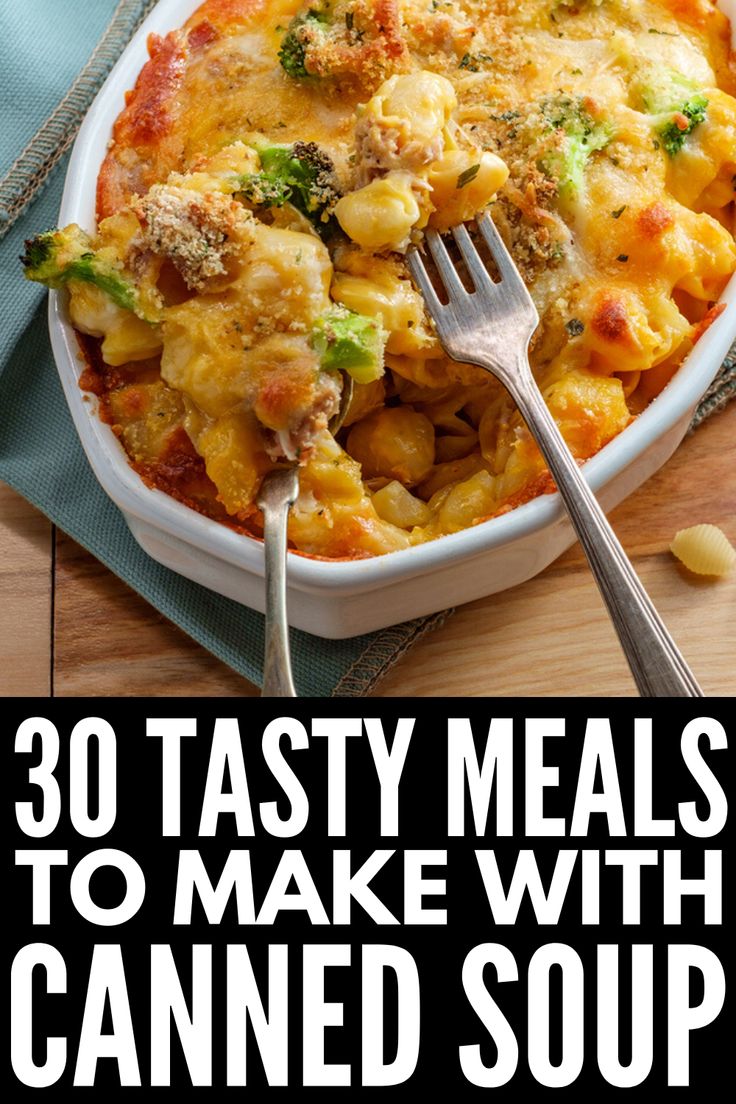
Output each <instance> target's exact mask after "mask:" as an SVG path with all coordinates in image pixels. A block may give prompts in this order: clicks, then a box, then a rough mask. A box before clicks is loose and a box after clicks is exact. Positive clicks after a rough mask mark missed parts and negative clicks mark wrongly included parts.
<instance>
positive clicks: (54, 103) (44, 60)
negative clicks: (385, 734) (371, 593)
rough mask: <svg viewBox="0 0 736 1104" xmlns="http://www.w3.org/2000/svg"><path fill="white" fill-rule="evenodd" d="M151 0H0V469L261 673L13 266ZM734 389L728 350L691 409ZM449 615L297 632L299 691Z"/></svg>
mask: <svg viewBox="0 0 736 1104" xmlns="http://www.w3.org/2000/svg"><path fill="white" fill-rule="evenodd" d="M153 6H154V0H119V2H118V3H117V4H115V3H114V0H85V2H84V3H79V2H78V0H23V2H19V0H0V109H1V110H2V116H1V117H2V120H3V123H2V127H1V128H0V274H1V275H2V286H3V292H4V299H3V311H2V316H1V320H0V480H3V481H5V482H6V483H8V484H9V485H10V486H11V487H13V488H15V490H17V491H18V492H19V493H20V494H22V495H23V496H24V497H25V498H27V499H28V500H29V501H30V502H32V503H34V505H36V506H37V507H38V508H39V509H40V510H42V511H43V512H44V513H45V514H46V515H47V517H49V518H50V519H51V521H52V522H54V524H56V525H58V526H59V527H60V528H61V529H63V530H64V532H66V533H68V534H69V535H70V536H71V537H73V538H74V539H75V540H76V541H78V542H79V544H81V545H83V546H84V547H85V548H87V549H88V550H89V551H90V552H91V553H92V554H93V555H94V556H96V557H97V558H98V559H99V560H101V561H102V563H104V564H105V565H106V566H107V567H109V568H110V569H111V570H112V571H114V572H115V574H116V575H118V576H119V577H120V578H121V579H123V580H124V581H125V582H126V583H128V584H129V586H131V587H132V588H133V589H134V590H136V591H137V592H138V593H139V594H141V595H142V596H143V597H144V598H146V599H147V600H148V601H149V602H150V603H151V604H152V605H153V606H155V607H156V609H158V610H160V612H161V613H163V614H164V615H165V616H166V617H168V618H169V619H170V620H171V621H173V622H174V623H175V624H176V625H178V626H179V627H180V628H181V629H183V630H184V631H185V632H187V633H188V634H189V635H190V636H192V637H193V638H194V639H195V640H197V641H198V642H199V643H200V644H202V645H203V646H204V647H205V648H207V649H208V650H209V651H210V652H212V653H213V654H214V655H216V656H218V658H219V659H222V660H223V661H224V662H225V663H228V664H229V665H230V666H231V667H233V668H234V669H235V670H236V671H238V672H239V673H240V674H242V675H244V676H245V677H246V678H248V679H250V680H251V681H253V682H256V683H258V682H260V680H261V673H262V672H261V659H262V655H263V618H262V616H261V615H260V614H258V613H255V612H253V611H251V610H248V609H246V608H245V607H243V606H241V605H239V604H237V603H236V602H232V601H230V600H228V599H226V598H222V597H220V596H219V595H217V594H214V593H213V592H212V591H210V590H207V589H205V588H204V587H200V586H198V585H196V584H195V583H190V582H189V581H188V580H186V579H183V578H182V577H181V576H179V575H176V574H175V573H174V572H172V571H169V570H168V569H167V568H164V567H161V566H160V565H159V564H157V563H155V562H154V561H153V560H151V559H150V558H149V557H148V556H147V555H146V554H145V553H144V552H143V551H142V550H141V549H140V548H139V547H138V545H137V544H136V543H135V541H134V540H133V538H132V536H131V535H130V532H129V530H128V527H127V525H126V524H125V522H124V520H123V518H122V515H121V514H120V513H119V511H118V510H117V508H116V507H115V506H114V505H113V504H112V502H111V501H110V500H109V499H108V498H107V496H106V495H105V494H104V492H103V491H102V490H101V489H100V487H99V485H98V483H97V481H96V479H95V477H94V475H93V474H92V471H91V469H90V467H89V465H88V463H87V460H86V457H85V455H84V453H83V451H82V448H81V445H80V444H79V441H78V439H77V435H76V431H75V430H74V426H73V424H72V421H71V417H70V415H69V413H68V410H67V407H66V403H65V400H64V397H63V394H62V391H61V386H60V384H59V381H58V377H57V374H56V369H55V366H54V362H53V358H52V355H51V349H50V347H49V340H48V332H47V325H46V301H45V293H44V291H43V289H42V288H40V287H38V286H37V285H35V284H31V283H29V282H28V281H26V280H24V279H23V278H22V276H21V271H20V266H19V264H18V257H19V255H20V253H21V252H22V247H23V241H24V239H25V238H29V237H32V236H33V235H35V234H36V233H38V232H39V231H40V230H45V229H48V228H49V227H51V226H54V225H55V224H56V220H57V214H58V210H59V205H60V200H61V191H62V184H63V180H64V175H65V170H66V163H67V160H68V155H67V153H66V151H67V150H68V148H69V146H70V144H71V141H72V140H73V137H74V135H75V133H76V129H77V127H78V125H79V123H80V121H81V119H82V118H83V116H84V112H85V111H86V110H87V108H88V106H89V104H90V103H91V101H92V99H93V97H94V95H95V93H96V91H97V89H98V88H99V86H100V85H101V83H102V81H103V80H104V78H105V76H106V75H107V73H108V72H109V69H110V68H111V67H112V64H113V63H114V61H115V60H116V58H117V57H118V56H119V54H120V51H121V50H122V48H123V47H124V45H125V44H126V42H127V41H128V40H129V38H130V36H131V34H132V33H133V31H134V30H135V28H136V27H137V26H138V24H139V23H140V21H141V19H142V18H143V17H144V16H145V15H146V14H147V13H148V11H150V9H151V8H152V7H153ZM80 70H81V72H80ZM31 73H32V74H33V79H32V80H31V79H30V78H29V74H31ZM76 74H79V75H78V76H75V75H76ZM735 392H736V367H735V366H734V360H733V350H732V354H731V358H730V360H728V361H727V362H726V364H725V365H724V369H723V372H722V374H721V376H720V378H719V380H718V381H717V383H716V384H715V386H714V387H713V388H712V389H711V391H710V392H709V394H708V397H707V400H706V402H705V403H704V404H703V405H702V406H701V409H700V413H699V417H701V418H702V417H704V416H707V414H709V413H712V412H713V411H714V410H715V409H718V408H719V406H720V405H722V404H723V403H724V402H726V401H728V399H729V398H732V397H734V394H735ZM448 612H451V611H448ZM446 616H447V613H439V614H434V615H433V616H431V617H425V618H418V619H417V620H414V621H410V622H407V623H405V624H403V625H397V626H395V627H394V628H391V629H387V630H385V631H383V632H377V633H372V634H369V635H366V636H360V637H355V638H353V639H352V640H343V641H326V640H321V639H319V638H318V637H314V636H311V635H309V634H308V633H303V632H297V631H294V632H293V633H292V652H293V664H294V677H295V682H296V685H297V689H298V690H299V693H300V694H302V695H308V696H312V695H315V696H325V695H337V696H344V697H353V696H358V695H360V694H365V693H367V692H368V691H369V690H371V689H372V688H373V687H374V686H375V685H376V683H377V682H378V681H379V680H380V678H381V677H382V676H383V675H384V674H385V673H386V671H387V670H388V669H389V668H390V667H392V666H393V665H394V664H395V663H396V662H397V660H398V659H399V658H400V657H401V656H402V655H403V654H404V653H405V652H406V651H407V650H408V649H409V648H410V647H411V646H412V645H413V644H414V643H415V642H416V641H417V640H418V639H420V637H422V636H423V635H424V634H425V633H427V632H429V631H430V630H431V629H433V628H435V627H436V626H438V625H439V624H441V623H442V621H443V620H444V619H445V617H446Z"/></svg>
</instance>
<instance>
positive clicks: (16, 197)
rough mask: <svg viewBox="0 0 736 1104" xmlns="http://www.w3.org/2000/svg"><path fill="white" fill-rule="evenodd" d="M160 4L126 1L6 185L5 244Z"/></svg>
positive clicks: (0, 183)
mask: <svg viewBox="0 0 736 1104" xmlns="http://www.w3.org/2000/svg"><path fill="white" fill-rule="evenodd" d="M156 3H157V0H120V3H119V4H118V6H117V8H116V9H115V12H114V14H113V17H112V20H111V21H110V25H109V26H108V28H107V30H106V31H105V34H104V35H103V36H102V38H101V39H100V41H99V43H98V44H97V46H96V47H95V50H94V51H93V53H92V55H91V57H90V59H89V61H88V62H87V64H86V65H85V67H84V69H83V70H82V71H81V73H80V74H79V76H78V77H77V79H76V80H75V81H74V83H73V84H72V86H71V88H70V89H69V91H68V92H67V94H66V95H65V96H64V98H63V100H61V102H60V103H59V104H58V105H57V107H55V108H54V110H53V111H52V112H51V114H50V115H49V117H48V118H47V119H46V121H45V122H44V123H43V124H42V125H41V126H40V127H39V129H38V130H37V131H36V133H35V135H34V136H33V138H32V139H31V140H30V142H29V143H28V145H27V146H26V147H25V149H24V150H23V151H22V153H20V154H19V156H18V157H17V158H16V159H15V161H14V162H13V164H12V165H11V166H10V168H9V169H8V171H7V173H6V174H5V176H4V177H3V178H2V180H0V240H2V238H4V237H5V235H6V234H7V232H8V231H9V230H10V228H11V226H13V224H14V223H15V222H16V221H17V220H18V218H19V217H20V216H21V215H22V214H23V212H24V211H25V209H26V208H27V207H28V206H29V204H30V203H32V202H33V200H34V199H35V198H36V196H37V195H38V194H39V192H40V191H41V189H42V188H43V187H44V185H45V184H46V182H47V180H48V179H49V177H50V176H51V173H52V172H53V171H54V169H55V168H56V166H57V165H58V163H59V161H60V160H61V159H62V157H63V156H64V154H65V153H66V151H67V150H68V149H69V147H70V146H71V144H72V142H73V141H74V139H75V138H76V136H77V132H78V131H79V128H80V126H81V125H82V120H83V119H84V116H85V115H86V113H87V111H88V109H89V107H90V105H91V103H92V101H93V100H94V98H95V96H96V95H97V93H98V91H99V90H100V87H101V85H102V82H103V81H104V80H105V78H106V77H107V75H108V74H109V72H110V70H111V69H112V67H113V65H115V63H116V62H117V60H118V58H119V57H120V54H121V52H122V50H123V47H124V46H126V45H127V43H128V41H129V40H130V38H131V37H132V35H133V33H134V31H136V30H137V29H138V27H139V26H140V24H141V23H142V21H143V19H144V18H145V17H146V16H147V15H148V13H149V12H150V11H151V9H152V8H153V7H154V5H155V4H156Z"/></svg>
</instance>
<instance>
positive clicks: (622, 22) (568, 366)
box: [71, 0, 736, 557]
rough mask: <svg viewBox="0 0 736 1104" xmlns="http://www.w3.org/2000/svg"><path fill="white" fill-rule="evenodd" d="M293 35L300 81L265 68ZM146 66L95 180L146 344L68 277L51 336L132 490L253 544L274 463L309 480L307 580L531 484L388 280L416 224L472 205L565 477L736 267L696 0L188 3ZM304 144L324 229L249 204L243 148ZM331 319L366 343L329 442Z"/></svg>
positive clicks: (716, 98) (519, 428) (447, 526)
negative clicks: (162, 493)
mask: <svg viewBox="0 0 736 1104" xmlns="http://www.w3.org/2000/svg"><path fill="white" fill-rule="evenodd" d="M308 12H309V13H311V17H310V18H311V22H308V23H304V24H299V26H301V28H302V29H301V30H299V36H298V37H297V39H296V40H295V41H298V43H299V49H300V50H301V51H302V53H301V54H300V55H299V57H300V58H301V64H303V67H304V73H306V76H305V75H304V73H302V75H301V76H291V75H289V74H288V73H287V72H286V71H285V69H284V68H283V67H282V65H281V64H280V63H279V50H280V49H281V48H282V46H283V44H284V40H285V36H286V35H287V33H288V28H289V26H290V24H291V23H292V20H293V19H294V18H295V17H300V16H302V17H303V16H305V15H307V13H308ZM293 26H294V25H292V27H293ZM149 48H150V53H151V60H150V62H149V63H148V64H147V66H146V68H145V69H144V70H143V72H142V74H141V76H140V78H139V81H138V83H137V85H136V88H135V89H134V91H133V92H132V93H131V94H130V96H129V100H128V104H127V106H126V108H125V110H124V111H123V113H122V114H121V116H120V118H119V119H118V121H117V123H116V126H115V132H114V141H113V143H112V145H111V148H110V151H109V153H108V156H107V158H106V160H105V163H104V165H103V166H102V169H101V173H100V179H99V188H98V214H99V217H100V228H99V236H98V241H97V246H98V247H103V248H110V249H113V250H117V256H118V257H119V259H120V261H121V263H122V264H124V265H125V267H126V269H127V271H129V272H130V273H132V274H133V275H134V276H135V278H136V280H137V281H138V283H139V284H140V283H143V284H145V286H146V287H147V288H148V291H149V293H150V295H152V296H154V298H155V297H156V296H158V299H157V302H158V307H159V314H158V321H157V322H156V325H155V326H154V327H152V326H150V325H149V324H148V323H147V322H142V321H141V320H140V319H138V318H135V316H133V315H130V314H129V312H124V311H122V309H121V308H119V307H115V306H112V305H111V304H106V303H105V302H104V297H103V298H102V299H101V293H100V292H99V291H98V290H97V289H94V288H90V287H89V286H87V285H81V284H80V285H74V284H73V283H72V285H71V292H72V317H73V320H74V322H75V324H76V325H77V326H78V327H79V328H80V329H82V330H84V331H86V332H87V333H91V334H95V335H97V336H103V337H104V338H105V342H104V344H103V347H102V357H103V361H104V362H105V363H106V364H107V365H110V366H116V369H119V368H120V366H122V365H125V370H124V371H119V370H118V371H116V372H111V371H109V370H108V369H107V368H106V367H105V365H104V364H103V365H100V372H101V373H102V375H103V376H104V380H103V387H104V389H106V390H107V392H108V399H109V406H108V409H109V414H110V417H111V418H112V420H113V421H114V422H115V424H116V425H119V426H120V433H121V436H122V438H123V441H124V443H125V445H126V448H127V449H128V452H129V454H130V456H131V459H132V460H133V462H134V463H136V464H137V465H138V466H139V468H140V470H142V472H143V474H144V476H145V478H147V479H148V480H150V481H153V482H154V483H158V485H161V486H164V487H165V488H166V489H167V490H171V491H172V493H177V494H179V496H180V497H183V498H184V499H185V500H186V501H189V502H190V503H191V504H192V505H194V506H196V508H198V509H203V510H205V511H206V512H208V513H210V514H211V515H212V516H215V517H219V518H221V519H223V518H228V517H229V518H230V520H231V522H232V523H234V524H237V525H238V526H240V527H241V528H244V529H245V530H246V531H253V532H258V531H259V516H258V513H257V511H256V510H255V507H254V505H253V502H254V499H255V497H256V495H257V491H258V486H259V484H260V481H261V479H262V477H263V475H264V474H265V473H266V472H267V471H268V470H269V469H270V468H271V467H273V465H274V463H276V462H278V461H279V459H280V458H283V456H284V455H286V456H287V457H290V458H293V457H298V458H299V459H300V461H301V462H302V465H303V466H302V472H301V488H302V493H301V495H300V498H299V501H298V503H297V505H296V507H295V509H294V511H293V512H292V518H291V523H290V537H291V540H292V542H293V544H294V545H295V546H296V548H298V549H300V550H302V551H305V552H308V553H311V554H316V555H320V556H330V557H345V556H350V557H354V556H364V555H374V554H379V553H383V552H388V551H392V550H394V549H398V548H403V547H407V546H408V545H410V544H412V543H417V542H421V541H424V540H428V539H432V538H434V537H438V536H441V535H442V534H444V533H450V532H456V531H458V530H460V529H462V528H465V527H467V526H469V525H473V524H476V523H477V522H479V521H481V520H483V519H485V518H487V517H490V516H493V515H494V514H497V513H498V512H499V511H504V510H507V509H510V508H512V507H514V506H515V505H518V504H519V503H521V502H524V501H527V500H528V499H529V498H531V497H533V496H534V495H536V494H539V493H542V492H544V491H548V490H550V489H551V481H550V478H549V475H548V473H547V472H546V469H545V466H544V463H543V461H542V458H541V456H540V455H539V452H538V450H537V449H536V446H535V445H534V443H533V442H532V441H531V439H530V437H529V434H528V432H527V430H526V427H525V426H524V424H523V422H522V421H521V419H520V417H519V415H518V412H516V410H515V409H514V407H513V404H512V403H511V402H510V400H509V398H508V396H507V395H506V393H505V392H504V391H503V389H502V388H501V386H500V385H499V384H498V383H497V382H496V381H495V380H494V379H492V378H490V377H489V376H488V375H487V374H486V373H485V372H483V371H482V370H480V369H478V368H475V367H471V366H468V365H461V364H457V363H455V362H453V361H450V360H449V359H448V358H447V357H446V356H445V355H444V354H443V352H442V349H441V348H440V346H439V344H438V342H437V340H436V338H435V336H434V333H433V329H432V325H431V323H430V321H429V319H428V318H427V316H426V314H425V312H424V309H423V305H422V302H421V299H420V297H419V296H418V294H417V292H416V291H415V290H414V288H413V287H412V285H411V283H410V281H409V278H408V273H407V270H406V267H405V263H404V257H403V254H404V252H405V250H406V248H407V246H408V244H409V243H410V242H412V241H416V240H418V239H419V237H420V236H421V230H422V228H423V227H425V226H427V225H428V224H429V225H433V226H436V227H437V228H438V229H440V230H444V229H447V228H448V227H449V226H451V225H452V224H454V223H455V222H458V221H464V220H467V219H470V218H472V216H473V215H474V214H475V213H476V212H477V211H478V210H480V209H481V208H483V207H485V206H486V205H488V204H489V203H491V211H492V214H493V217H494V219H495V221H496V223H497V225H498V226H499V228H500V230H501V232H502V234H503V236H504V237H505V239H506V241H507V243H508V244H509V246H510V248H511V250H512V252H513V254H514V257H515V259H516V262H517V264H518V265H519V268H520V270H521V272H522V274H523V276H524V278H525V280H526V282H527V284H528V286H529V288H530V290H531V293H532V296H533V298H534V300H535V302H536V304H537V307H538V309H539V313H540V317H541V320H542V321H541V325H540V327H539V330H538V332H537V334H536V335H535V338H534V341H533V346H532V364H533V368H534V371H535V373H536V375H537V378H538V380H539V382H540V386H541V387H542V390H543V393H544V395H545V398H546V401H547V403H548V405H549V407H550V410H551V411H552V413H553V415H554V417H555V419H556V420H557V422H558V424H559V426H560V428H561V430H562V432H563V435H564V436H565V439H566V440H567V442H568V444H569V446H570V448H571V450H572V451H573V453H574V455H575V456H576V457H577V458H578V459H580V460H584V459H586V458H588V457H590V456H591V455H593V454H594V453H595V452H596V451H597V450H598V449H600V448H601V447H602V446H603V445H605V444H606V442H608V441H609V440H610V439H611V438H612V437H614V436H615V435H616V434H618V433H619V432H620V431H621V430H622V429H624V428H625V427H626V426H627V425H628V424H629V422H630V421H631V419H632V417H634V416H636V414H637V413H639V412H640V411H641V410H642V409H643V408H644V407H645V406H646V405H647V403H649V402H650V401H651V400H652V398H654V397H655V396H656V394H658V392H659V391H660V390H661V389H662V387H663V386H665V384H666V383H667V381H668V380H669V379H670V378H671V376H672V374H673V373H674V372H675V371H676V369H677V366H678V364H679V363H680V362H681V360H682V359H683V357H684V356H685V355H686V353H687V352H688V351H689V350H690V349H691V348H692V346H693V344H694V342H695V341H696V340H697V338H698V336H699V335H700V333H702V331H703V329H704V328H705V326H706V325H707V324H708V321H709V320H710V319H711V318H712V317H713V315H714V311H713V305H714V304H715V303H716V302H717V300H718V297H719V295H720V293H721V291H722V289H723V287H724V286H725V283H726V282H727V280H728V278H729V276H730V275H731V274H732V273H733V271H734V269H736V246H735V245H734V239H733V235H734V231H735V229H736V225H735V221H734V181H735V180H736V101H735V100H734V99H733V98H732V97H733V94H734V91H736V70H735V69H734V59H733V56H732V54H731V52H730V47H729V27H728V23H727V21H726V20H725V18H724V17H723V16H722V15H721V14H720V13H719V12H718V11H717V10H716V8H715V6H714V4H713V3H712V2H711V0H689V2H688V3H684V2H683V0H576V2H575V3H574V4H573V3H568V2H564V0H563V2H560V3H550V2H549V0H544V2H542V0H528V2H525V3H523V4H518V3H516V2H512V0H329V2H328V0H318V2H317V3H316V4H312V5H308V6H307V7H305V6H304V5H303V4H301V3H300V0H207V2H206V3H204V4H203V5H202V7H201V8H200V9H199V10H198V11H197V12H196V13H195V15H194V16H193V17H192V18H191V19H190V21H189V22H188V23H187V25H186V26H185V27H184V28H182V29H181V30H177V31H172V32H171V34H169V35H168V36H167V37H166V38H164V39H159V38H157V37H155V36H154V37H153V38H152V39H151V41H150V44H149ZM295 142H296V143H316V145H317V147H319V150H320V151H321V152H322V153H323V154H324V155H326V157H327V158H328V159H329V164H330V165H331V170H330V171H331V174H332V175H331V177H330V180H331V183H330V188H332V187H333V185H334V189H335V193H336V195H339V196H340V198H339V200H338V201H337V202H336V203H331V204H328V203H327V201H326V206H325V215H324V219H325V220H326V219H327V218H328V217H331V219H332V221H331V223H330V227H331V232H330V233H329V234H325V233H324V232H323V231H324V229H325V227H324V226H322V225H320V223H319V220H317V222H316V223H315V220H314V219H313V218H312V219H311V221H310V219H309V218H308V217H305V210H304V209H297V206H298V205H295V206H291V205H290V204H289V203H286V204H285V205H282V206H278V207H274V206H270V207H269V206H267V205H265V203H264V195H263V192H262V191H261V192H260V193H258V194H257V195H256V199H255V201H254V200H253V194H255V193H253V194H251V193H248V192H247V190H246V191H245V192H243V190H242V189H243V188H244V185H243V184H242V181H243V180H244V179H246V178H248V179H250V178H252V175H253V174H257V173H258V171H259V167H260V162H259V156H258V154H257V151H258V150H259V148H261V147H262V146H263V145H264V144H268V145H272V144H274V143H279V144H282V145H285V146H290V145H291V144H292V143H295ZM249 174H250V176H249ZM239 182H240V183H239ZM131 212H132V213H133V214H135V215H136V216H137V218H138V220H139V224H140V225H139V228H138V231H137V232H136V231H135V228H134V232H133V236H132V238H131V232H130V219H131ZM306 215H309V212H308V211H306ZM315 227H316V230H317V231H319V233H320V234H321V235H322V238H323V240H320V237H318V235H317V233H315ZM123 229H124V231H125V232H123ZM334 303H340V304H344V306H346V307H347V308H349V309H350V310H352V311H357V312H359V313H361V314H363V315H366V316H368V317H369V318H372V319H375V320H376V325H377V326H378V327H379V328H380V330H381V331H382V333H383V336H384V338H385V341H386V345H385V348H386V355H385V367H386V372H385V375H384V377H383V378H382V379H373V380H372V381H371V382H368V383H363V384H360V383H359V384H356V387H355V396H354V399H353V402H352V406H351V409H350V412H349V415H348V418H347V423H346V427H345V429H344V430H343V432H342V435H341V436H340V437H339V443H338V442H337V441H335V440H334V439H333V438H332V437H331V435H330V434H329V432H328V431H327V429H326V425H327V419H328V417H329V415H330V413H332V412H334V410H335V409H336V407H337V405H338V402H339V393H338V392H339V386H338V384H337V383H336V380H338V381H339V376H338V377H336V376H335V373H334V371H333V372H327V371H324V370H323V368H322V366H321V364H320V360H319V355H318V353H317V351H316V346H315V342H314V340H313V338H312V337H311V336H310V335H312V334H313V328H314V326H315V325H318V320H319V318H320V317H321V316H322V315H323V314H324V312H325V310H327V309H329V308H330V305H331V304H334ZM159 348H162V350H163V351H162V355H161V360H160V366H159V367H158V368H156V361H153V360H152V359H151V358H153V357H155V356H156V354H157V352H158V350H159ZM136 365H138V367H136ZM162 426H164V427H165V432H163V431H162ZM182 441H184V442H185V444H184V445H182ZM172 442H175V447H174V445H173V444H172ZM182 448H184V451H185V452H186V450H187V448H188V449H189V453H188V459H187V462H186V463H183V462H182V463H181V465H180V467H181V470H182V471H183V472H184V473H185V474H184V476H183V477H182V482H180V483H177V480H176V475H175V465H174V464H173V462H172V460H171V457H172V449H173V450H174V454H175V455H176V456H177V457H178V456H180V454H181V449H182ZM177 449H178V450H179V451H178V452H177V451H176V450H177ZM197 463H200V464H202V465H204V468H205V469H206V478H205V476H204V474H203V473H202V476H201V478H200V479H199V481H198V482H197V481H196V480H195V481H194V482H195V483H196V493H195V492H193V491H191V487H192V486H193V485H194V484H193V482H192V465H194V466H195V467H196V464H197ZM172 471H173V472H174V474H172Z"/></svg>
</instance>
